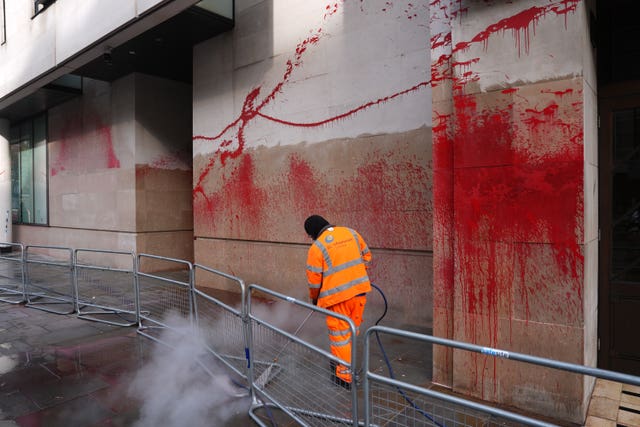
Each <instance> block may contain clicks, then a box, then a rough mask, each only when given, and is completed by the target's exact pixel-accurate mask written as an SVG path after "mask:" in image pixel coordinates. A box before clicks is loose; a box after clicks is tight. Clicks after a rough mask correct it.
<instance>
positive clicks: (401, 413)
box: [363, 326, 640, 427]
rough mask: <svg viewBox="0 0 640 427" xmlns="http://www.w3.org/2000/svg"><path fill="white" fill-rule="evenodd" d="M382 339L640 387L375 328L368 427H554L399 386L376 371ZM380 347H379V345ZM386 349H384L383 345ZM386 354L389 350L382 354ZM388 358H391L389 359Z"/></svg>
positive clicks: (582, 370) (622, 377)
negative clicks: (375, 356) (513, 425)
mask: <svg viewBox="0 0 640 427" xmlns="http://www.w3.org/2000/svg"><path fill="white" fill-rule="evenodd" d="M380 334H387V335H392V336H395V337H402V338H406V339H409V340H413V341H416V342H427V343H431V344H437V345H442V346H446V347H451V348H455V349H460V350H466V351H470V352H474V353H480V354H483V355H487V356H491V357H496V358H504V359H509V360H513V361H519V362H524V363H529V364H533V365H537V366H543V367H548V368H552V369H558V370H562V371H567V372H572V373H576V374H582V375H588V376H592V377H597V378H603V379H608V380H612V381H617V382H622V383H627V384H632V385H640V377H635V376H632V375H626V374H621V373H617V372H612V371H606V370H602V369H597V368H591V367H587V366H582V365H576V364H571V363H566V362H560V361H557V360H553V359H546V358H542V357H536V356H530V355H526V354H522V353H515V352H509V351H505V350H499V349H494V348H488V347H482V346H478V345H474V344H468V343H464V342H461V341H453V340H448V339H444V338H438V337H434V336H431V335H425V334H418V333H414V332H409V331H405V330H400V329H394V328H389V327H384V326H373V327H371V328H369V329H368V330H367V332H366V334H365V338H364V340H365V342H364V353H365V355H364V382H363V386H364V395H365V402H364V405H365V409H364V423H365V426H370V425H385V426H404V425H425V426H427V425H428V426H432V425H435V426H438V427H445V426H446V427H458V426H476V425H485V426H489V425H504V423H505V421H510V422H515V423H518V424H522V425H530V426H539V427H543V426H544V427H549V426H555V424H552V423H549V422H545V421H541V420H539V419H534V418H531V417H527V416H524V415H521V414H517V413H514V412H510V411H507V410H503V409H500V408H496V407H493V406H489V405H485V404H483V403H479V402H475V401H472V400H469V399H466V398H463V397H460V396H455V395H453V394H451V393H444V392H441V391H437V390H434V389H430V388H426V387H423V386H419V385H415V384H411V383H408V382H406V381H399V380H397V379H395V378H393V375H391V373H389V375H381V374H380V373H375V372H373V371H372V370H371V361H370V359H371V357H372V349H371V340H372V337H373V336H374V335H375V337H376V339H377V340H380V338H379V335H380ZM378 343H380V341H378ZM380 345H381V344H380ZM383 351H384V350H383ZM385 357H386V356H385Z"/></svg>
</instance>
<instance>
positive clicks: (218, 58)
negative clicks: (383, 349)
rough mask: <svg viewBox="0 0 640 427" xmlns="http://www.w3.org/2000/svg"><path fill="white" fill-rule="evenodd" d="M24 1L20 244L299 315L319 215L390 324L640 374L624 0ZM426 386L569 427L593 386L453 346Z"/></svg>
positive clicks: (15, 28)
mask: <svg viewBox="0 0 640 427" xmlns="http://www.w3.org/2000/svg"><path fill="white" fill-rule="evenodd" d="M18 3H19V2H6V1H5V2H4V3H2V11H1V12H2V15H3V16H4V18H5V19H4V20H3V21H1V22H2V23H3V24H2V25H3V27H2V31H1V32H0V34H1V35H2V39H1V40H0V41H1V42H2V44H0V76H2V77H0V149H2V150H3V152H2V153H1V155H2V156H0V157H4V159H7V160H8V161H10V170H11V171H10V173H0V182H1V183H3V185H4V186H0V190H1V189H2V188H5V187H10V189H11V190H10V194H11V199H10V201H9V202H7V203H10V205H11V217H12V223H13V227H12V229H11V230H10V234H8V235H7V238H9V236H10V240H11V241H16V242H21V243H25V244H39V245H56V246H68V247H83V248H100V249H113V250H133V251H136V252H140V253H142V252H144V253H151V254H156V255H162V256H170V257H174V258H180V259H186V260H190V261H195V262H197V263H200V264H204V265H207V266H211V267H214V268H216V269H219V270H222V271H226V272H228V273H231V274H234V275H237V276H239V277H241V278H243V279H244V280H245V281H246V282H249V283H251V282H254V283H259V284H261V285H264V286H267V287H269V288H273V289H275V290H277V291H280V292H283V293H286V294H289V295H292V296H295V297H298V298H306V295H307V291H306V285H305V277H304V269H303V266H304V263H305V257H306V251H307V248H308V244H309V241H308V238H307V237H306V235H305V233H304V230H303V227H302V224H303V221H304V219H305V218H306V217H307V216H308V215H311V214H321V215H323V216H325V217H326V218H327V219H329V220H330V221H331V222H333V223H336V224H342V225H348V226H352V227H354V228H356V229H358V231H359V232H360V233H361V234H362V235H363V237H364V238H365V239H366V240H367V242H368V244H369V246H370V247H371V248H372V252H373V257H374V263H373V266H372V269H371V276H372V279H373V281H374V283H376V284H377V285H379V286H380V287H381V288H382V289H383V290H384V291H385V293H386V296H387V299H388V302H389V305H390V313H389V316H388V318H387V321H388V322H389V324H391V325H392V326H397V327H404V328H410V329H413V330H418V331H425V330H426V331H429V330H433V333H434V335H437V336H442V337H446V338H451V339H456V340H460V341H466V342H472V343H475V344H479V345H483V346H489V347H496V348H501V349H505V350H508V351H517V352H522V353H527V354H533V355H537V356H543V357H550V358H554V359H558V360H563V361H567V362H572V363H578V364H585V365H589V366H596V365H599V366H601V367H605V368H613V369H617V370H621V371H625V372H629V373H639V370H638V364H637V360H640V351H637V350H638V349H635V348H634V347H633V345H631V347H629V345H627V344H624V343H625V342H626V341H625V340H624V339H622V338H621V337H622V336H623V335H624V320H623V318H624V316H623V318H620V316H621V315H620V313H625V312H633V310H634V307H635V306H634V305H633V304H634V303H633V302H632V301H634V298H635V296H634V295H635V294H634V293H633V292H635V288H633V287H630V288H624V291H620V288H619V287H616V286H627V284H628V283H635V282H634V280H635V279H634V276H633V274H632V273H633V271H634V268H635V267H633V266H634V265H635V264H633V260H634V257H633V252H632V251H627V252H625V255H624V256H618V255H616V254H618V252H617V251H616V248H618V247H619V246H621V245H619V244H618V243H620V242H622V240H620V239H622V237H620V238H619V237H616V236H620V235H623V236H628V233H627V234H625V233H619V232H618V233H617V234H616V229H615V227H616V226H617V225H618V224H624V225H625V227H629V226H633V222H632V220H631V219H630V218H631V217H632V215H633V214H634V210H633V209H632V208H633V207H634V206H635V204H636V203H639V202H640V195H638V194H636V193H637V190H633V189H634V188H635V187H634V181H633V180H634V179H635V178H634V176H635V175H634V173H632V172H629V173H626V175H625V174H623V175H620V174H619V172H615V170H618V169H615V168H614V167H609V166H607V167H606V168H603V167H600V166H599V165H601V164H602V163H603V162H607V165H610V164H613V163H615V161H614V160H615V155H614V159H613V160H612V159H611V153H616V152H617V153H619V152H622V151H621V150H626V151H625V153H627V155H626V157H624V156H623V157H624V158H625V159H627V160H628V162H629V165H630V166H629V168H631V169H629V168H627V169H625V170H626V171H628V170H633V167H632V166H633V164H634V161H635V157H634V156H636V154H635V151H634V150H635V148H634V147H635V146H636V145H635V144H636V142H634V141H636V140H635V139H633V138H634V137H633V136H629V135H635V133H634V132H633V129H635V127H634V126H635V123H636V121H634V120H635V117H636V116H635V114H636V110H637V109H638V106H640V103H637V104H634V101H633V100H632V101H629V96H628V95H629V93H633V90H634V89H633V87H634V85H633V80H634V79H638V78H640V76H638V75H637V74H638V73H637V72H636V73H634V72H633V70H632V71H628V70H627V72H626V74H625V72H623V70H626V68H628V67H629V65H630V64H631V66H632V68H633V64H635V63H636V62H634V61H636V60H637V59H636V53H635V52H634V51H633V50H632V49H627V50H626V51H625V50H624V49H621V48H619V43H618V42H619V41H620V37H621V34H628V33H629V31H634V28H635V27H634V26H633V25H632V24H629V25H628V26H627V27H624V28H625V30H626V31H627V32H626V33H625V32H623V31H622V30H620V31H618V29H617V28H615V26H612V25H611V24H610V23H611V22H614V21H615V22H618V21H616V20H618V19H620V15H619V14H617V13H616V10H622V9H621V8H622V6H623V5H626V3H625V1H622V0H621V1H619V2H614V3H616V5H612V4H611V3H607V5H604V3H602V4H601V2H596V1H595V0H593V1H589V0H522V1H518V2H513V1H507V0H504V1H499V0H484V1H480V0H469V1H460V0H423V1H419V2H415V1H412V0H403V1H385V0H367V1H363V0H336V1H331V2H329V1H317V0H313V1H295V0H237V1H235V2H234V1H231V0H218V1H215V0H214V1H202V2H196V1H193V0H189V1H187V0H172V1H171V0H164V1H163V0H135V1H134V0H115V1H111V2H100V1H98V0H90V1H78V0H58V1H35V2H32V3H29V2H22V4H18ZM614 6H615V7H614ZM617 6H620V7H617ZM621 28H622V26H621ZM603 58H604V59H603ZM636 86H637V85H636ZM629 88H632V89H629ZM603 93H604V94H607V95H603ZM620 95H624V96H623V98H625V99H626V100H627V101H628V104H623V105H622V104H619V103H618V101H615V100H618V99H619V98H620ZM607 100H608V101H607ZM605 101H606V102H605ZM627 101H625V102H627ZM607 102H608V103H607ZM599 105H600V109H601V110H602V109H603V107H602V106H603V105H605V106H606V108H608V109H606V111H608V112H609V113H610V114H609V115H607V116H606V117H604V116H603V115H602V112H601V113H600V115H599V113H598V109H599ZM621 105H622V106H621ZM603 111H604V110H603ZM620 111H622V112H623V113H620ZM638 111H640V110H638ZM616 114H617V115H616ZM629 114H631V116H629ZM629 117H631V119H629ZM599 122H600V123H601V126H600V127H599V125H598V124H599ZM602 123H604V125H602ZM630 123H631V124H630ZM625 126H626V127H625ZM630 128H631V130H629V129H630ZM602 129H606V130H607V132H608V133H606V134H603V133H602V132H603V131H602ZM616 130H618V133H616ZM639 134H640V133H639ZM612 135H614V136H613V137H612ZM625 138H626V139H625ZM627 140H628V141H630V142H624V141H627ZM616 141H618V142H616ZM3 144H4V145H3ZM616 144H618V145H616ZM625 144H626V145H625ZM639 145H640V144H639ZM612 147H613V148H612ZM615 147H618V148H617V151H616V150H614V148H615ZM616 173H618V175H616ZM9 177H10V178H11V179H10V180H9V179H8V178H9ZM3 180H4V181H3ZM614 180H616V181H615V182H616V183H617V184H618V185H613V184H612V182H613V181H614ZM603 185H604V189H603ZM615 188H624V189H625V193H624V194H622V193H616V192H615V190H614V189H615ZM5 193H7V191H5ZM621 194H622V195H621ZM623 196H624V197H623ZM1 198H2V195H0V200H2V199H1ZM623 199H624V200H623ZM617 211H620V212H622V213H618V214H616V213H615V212H617ZM612 212H613V213H612ZM616 215H617V216H616ZM618 218H622V219H621V220H618ZM639 224H640V222H639ZM639 229H640V228H639ZM624 242H626V243H629V242H627V240H625V241H624ZM631 243H633V242H631ZM626 247H635V246H633V244H629V245H627V246H626ZM619 265H622V267H619ZM616 266H618V267H616ZM616 268H618V269H620V268H621V269H622V270H620V271H624V272H626V273H625V274H627V276H625V280H618V281H616V280H613V279H611V278H612V277H614V276H615V274H613V273H614V272H616V271H619V270H616ZM625 268H626V269H625ZM616 277H617V276H616ZM199 285H200V286H213V285H212V284H208V283H200V284H199ZM625 292H626V293H625ZM613 294H615V295H618V296H619V295H623V297H621V298H622V299H617V300H615V301H616V303H615V304H614V303H612V302H611V301H610V300H611V299H610V295H613ZM625 298H626V299H625ZM630 301H631V302H630ZM376 304H379V303H378V302H376V301H375V299H374V298H372V307H373V308H374V309H375V307H376ZM616 304H617V305H616ZM616 322H617V323H616ZM616 325H618V326H616ZM620 325H622V326H620ZM621 334H622V335H621ZM603 343H604V346H603ZM599 345H600V348H599ZM616 346H617V347H616ZM625 346H626V347H625ZM621 355H622V356H621ZM433 368H434V371H433V372H434V374H433V376H434V382H437V383H439V384H442V385H444V386H446V387H449V388H451V389H452V390H453V391H456V392H461V393H464V394H468V395H472V396H474V397H478V398H481V399H485V400H489V401H493V402H497V403H500V404H505V405H512V406H516V407H520V408H523V409H526V410H531V411H534V412H538V413H543V414H547V415H548V414H553V415H554V416H556V417H558V418H559V419H564V420H568V421H574V422H581V421H583V420H584V416H585V413H586V409H587V408H586V406H587V404H588V398H589V396H590V393H591V389H592V387H593V381H592V380H591V379H587V378H582V377H580V378H578V377H576V376H570V375H566V376H563V375H557V374H556V375H553V376H550V375H549V374H548V372H546V371H544V370H542V369H536V368H531V367H522V366H514V365H513V364H510V362H509V361H494V360H493V359H489V358H488V356H483V355H465V354H463V353H458V352H452V351H447V350H443V349H440V348H434V361H433Z"/></svg>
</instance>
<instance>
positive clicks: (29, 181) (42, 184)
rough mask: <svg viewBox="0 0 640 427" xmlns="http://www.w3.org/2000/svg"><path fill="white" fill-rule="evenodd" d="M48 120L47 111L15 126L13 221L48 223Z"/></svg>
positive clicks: (12, 186) (12, 132)
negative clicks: (45, 113)
mask: <svg viewBox="0 0 640 427" xmlns="http://www.w3.org/2000/svg"><path fill="white" fill-rule="evenodd" d="M46 135H47V120H46V116H45V115H41V116H38V117H35V118H33V119H30V120H26V121H24V122H22V123H19V124H18V125H16V126H12V127H11V132H10V140H11V141H10V143H11V189H12V196H11V197H12V198H11V202H12V217H13V221H14V222H16V223H22V224H47V222H48V216H49V215H48V194H47V188H48V186H47V182H48V180H47V177H48V173H47V170H48V168H47V138H46Z"/></svg>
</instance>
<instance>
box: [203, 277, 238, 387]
mask: <svg viewBox="0 0 640 427" xmlns="http://www.w3.org/2000/svg"><path fill="white" fill-rule="evenodd" d="M193 277H194V287H193V304H194V314H195V322H196V326H197V329H198V331H199V333H200V336H201V337H202V339H203V342H204V345H205V346H206V348H207V351H208V353H209V354H210V355H211V356H212V357H213V359H214V360H215V361H217V362H220V363H223V364H224V365H226V366H227V367H228V368H229V369H231V370H232V371H234V372H235V373H236V374H237V375H238V376H240V377H241V378H242V379H243V380H244V381H245V382H247V381H248V372H247V371H248V360H247V357H246V349H247V348H248V345H247V331H246V327H245V323H246V322H245V314H244V313H245V311H244V310H245V292H246V289H245V284H244V282H243V281H242V280H241V279H239V278H237V277H234V276H231V275H228V274H226V273H223V272H221V271H218V270H214V269H212V268H209V267H205V266H203V265H199V264H194V266H193ZM198 286H201V287H202V289H199V288H198ZM211 288H215V289H217V291H213V290H211ZM206 289H209V291H208V292H207V290H206ZM221 289H222V290H221ZM225 289H231V290H229V291H224V290H225ZM233 289H235V291H234V290H233ZM214 295H215V296H214ZM223 299H224V300H225V301H223ZM234 306H235V307H234ZM203 362H204V363H205V365H206V364H207V361H203ZM247 385H248V384H247Z"/></svg>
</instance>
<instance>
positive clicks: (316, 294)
mask: <svg viewBox="0 0 640 427" xmlns="http://www.w3.org/2000/svg"><path fill="white" fill-rule="evenodd" d="M369 261H371V252H370V251H369V248H368V247H367V244H366V243H365V241H364V240H363V239H362V237H361V236H360V234H358V232H357V231H355V230H352V229H350V228H347V227H328V228H327V229H325V230H324V231H323V232H322V233H320V235H319V236H318V238H317V239H316V241H315V242H313V245H311V247H310V248H309V253H308V255H307V268H306V273H307V281H308V283H309V296H310V297H311V299H312V300H315V299H317V300H318V307H322V308H327V307H331V306H332V305H334V304H338V303H341V302H343V301H347V300H349V299H351V298H353V297H354V296H356V295H359V294H362V293H365V292H369V291H370V290H371V282H370V281H369V276H368V275H367V264H368V263H369Z"/></svg>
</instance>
